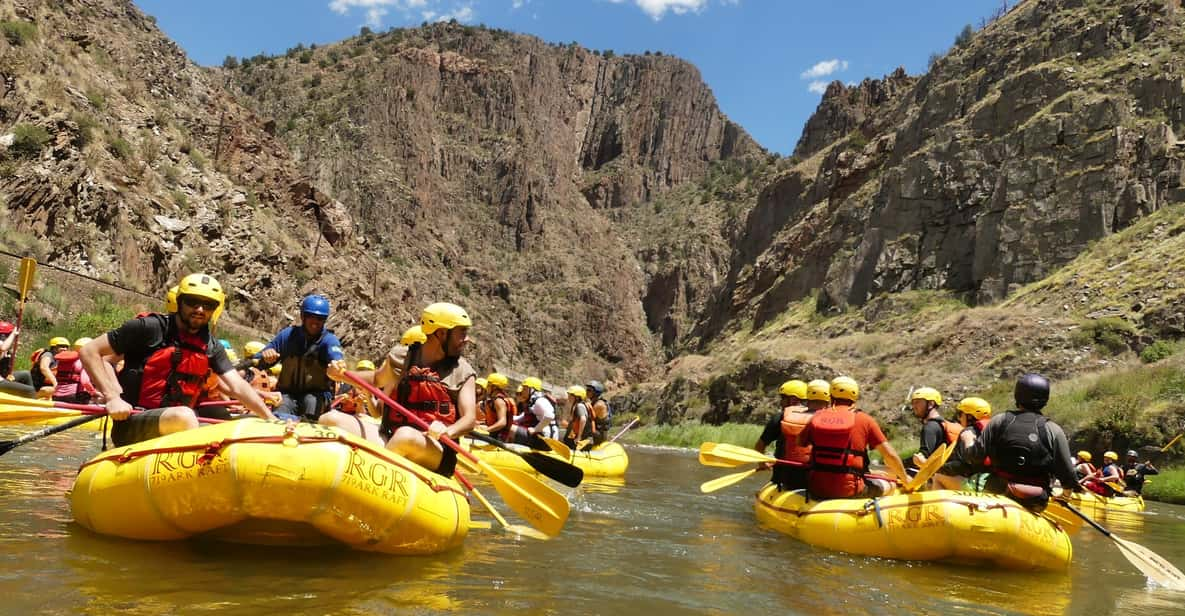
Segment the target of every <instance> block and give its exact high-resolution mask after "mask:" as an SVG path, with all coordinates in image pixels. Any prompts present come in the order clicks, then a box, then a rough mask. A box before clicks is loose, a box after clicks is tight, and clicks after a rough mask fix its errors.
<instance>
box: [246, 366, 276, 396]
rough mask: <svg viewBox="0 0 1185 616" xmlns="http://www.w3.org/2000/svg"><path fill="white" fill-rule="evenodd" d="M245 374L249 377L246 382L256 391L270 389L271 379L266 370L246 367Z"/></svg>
mask: <svg viewBox="0 0 1185 616" xmlns="http://www.w3.org/2000/svg"><path fill="white" fill-rule="evenodd" d="M247 376H248V377H250V378H249V379H248V380H247V382H248V383H250V384H251V387H252V388H254V389H256V390H258V391H271V390H272V385H273V383H272V381H271V379H269V378H268V373H267V370H262V369H260V368H247Z"/></svg>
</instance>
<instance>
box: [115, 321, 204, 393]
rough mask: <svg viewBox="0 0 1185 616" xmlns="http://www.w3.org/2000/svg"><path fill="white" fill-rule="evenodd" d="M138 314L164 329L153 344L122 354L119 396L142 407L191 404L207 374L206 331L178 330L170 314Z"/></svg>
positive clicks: (200, 391)
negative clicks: (122, 363)
mask: <svg viewBox="0 0 1185 616" xmlns="http://www.w3.org/2000/svg"><path fill="white" fill-rule="evenodd" d="M142 318H144V319H154V320H157V321H158V324H159V325H160V326H161V327H163V328H164V330H165V331H164V335H163V337H162V339H161V341H160V342H159V343H158V345H157V346H155V347H150V348H148V349H146V350H144V352H142V353H141V352H138V353H136V355H135V357H132V356H131V355H132V354H131V353H128V356H126V357H125V363H124V369H123V371H122V372H120V374H119V383H120V385H121V386H122V387H123V394H122V397H123V399H124V400H127V401H128V402H130V403H131V404H133V405H135V406H139V407H142V408H146V409H156V408H162V407H167V406H188V407H190V408H193V406H194V405H195V404H196V403H197V401H198V397H199V396H201V394H202V392H203V391H205V388H206V379H207V378H208V377H209V376H210V357H209V354H208V352H209V351H208V349H209V344H210V337H209V332H208V331H207V330H205V329H203V330H202V331H201V332H200V333H198V334H190V333H186V332H181V331H179V330H178V329H177V324H176V322H175V321H174V318H175V317H173V316H172V315H170V316H164V315H160V314H155V313H153V314H149V315H148V316H146V317H142Z"/></svg>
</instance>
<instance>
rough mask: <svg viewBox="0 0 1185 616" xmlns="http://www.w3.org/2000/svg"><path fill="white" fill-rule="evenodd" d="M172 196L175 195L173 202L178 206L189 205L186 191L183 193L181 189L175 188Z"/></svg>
mask: <svg viewBox="0 0 1185 616" xmlns="http://www.w3.org/2000/svg"><path fill="white" fill-rule="evenodd" d="M172 197H173V203H176V204H177V206H178V207H182V208H183V207H185V206H186V205H189V199H188V198H186V196H185V193H183V192H181V191H179V190H174V191H173V192H172Z"/></svg>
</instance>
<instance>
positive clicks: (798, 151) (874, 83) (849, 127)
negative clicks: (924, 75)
mask: <svg viewBox="0 0 1185 616" xmlns="http://www.w3.org/2000/svg"><path fill="white" fill-rule="evenodd" d="M916 83H917V78H916V77H910V76H909V75H907V74H906V73H905V69H904V68H898V69H897V70H896V71H893V73H892V74H890V75H888V76H886V77H885V78H884V79H865V80H864V81H862V82H861V83H860V85H858V86H854V87H847V86H845V85H844V84H843V82H841V81H833V82H831V83H830V84H828V86H827V90H826V91H825V92H824V93H823V98H822V100H820V101H819V107H818V109H816V110H815V113H813V114H811V117H810V119H808V120H807V122H806V126H804V127H803V129H802V136H801V137H799V138H798V144H797V145H795V146H794V155H795V156H797V157H799V158H810V157H811V156H813V155H814V154H815V153H816V152H818V151H819V150H822V149H823V148H825V147H827V146H828V145H830V144H832V143H835V142H836V141H838V140H840V139H842V138H843V137H845V136H847V135H848V134H849V133H851V132H852V131H853V130H856V129H861V130H865V126H864V125H865V123H866V122H867V121H868V120H869V118H871V117H874V116H876V115H877V114H878V113H879V112H880V111H881V110H882V108H884V107H887V106H889V105H891V104H893V103H895V102H897V101H896V100H895V99H897V98H898V97H899V96H901V95H902V94H904V93H906V92H909V91H910V90H911V89H913V86H914V85H915V84H916ZM868 132H870V133H871V132H873V131H872V130H871V129H870V128H869V129H868Z"/></svg>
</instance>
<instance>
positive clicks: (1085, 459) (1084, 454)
mask: <svg viewBox="0 0 1185 616" xmlns="http://www.w3.org/2000/svg"><path fill="white" fill-rule="evenodd" d="M1078 457H1079V458H1080V459H1081V460H1082V461H1083V462H1090V458H1091V456H1090V452H1089V451H1079V452H1078Z"/></svg>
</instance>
